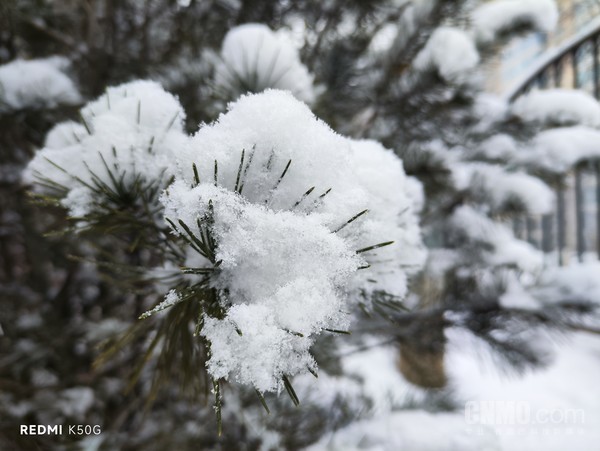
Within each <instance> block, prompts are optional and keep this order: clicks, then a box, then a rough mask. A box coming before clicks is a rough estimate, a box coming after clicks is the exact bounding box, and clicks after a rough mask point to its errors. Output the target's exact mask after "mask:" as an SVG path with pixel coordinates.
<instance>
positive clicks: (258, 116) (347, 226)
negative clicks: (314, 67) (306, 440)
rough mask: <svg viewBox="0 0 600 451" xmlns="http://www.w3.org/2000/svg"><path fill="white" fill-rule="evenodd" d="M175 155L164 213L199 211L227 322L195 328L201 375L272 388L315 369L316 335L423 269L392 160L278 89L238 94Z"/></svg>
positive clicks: (409, 186) (413, 197)
mask: <svg viewBox="0 0 600 451" xmlns="http://www.w3.org/2000/svg"><path fill="white" fill-rule="evenodd" d="M242 151H243V152H242ZM242 155H243V157H242ZM177 157H178V158H177V164H178V171H177V174H176V180H175V182H174V183H173V184H172V185H171V186H170V187H169V188H168V189H167V190H166V192H165V194H164V196H163V197H162V202H163V204H164V206H165V217H167V218H169V219H171V220H172V221H173V222H174V223H175V224H177V222H178V220H181V221H183V222H184V223H186V224H189V225H194V224H196V223H197V220H198V219H199V218H204V217H207V216H208V215H211V232H212V236H213V237H214V239H215V242H216V243H217V244H216V256H215V261H220V262H221V263H220V264H219V266H218V271H216V274H215V275H214V276H211V286H213V287H214V288H216V289H217V290H219V292H220V293H221V294H222V295H221V301H222V307H223V308H225V310H226V314H225V317H224V318H211V317H208V316H207V317H205V320H204V323H205V327H204V328H203V330H202V331H201V334H202V335H203V336H205V337H206V338H207V339H208V341H209V342H210V343H211V358H210V360H209V361H208V370H209V372H210V373H211V375H212V376H213V377H216V378H225V379H228V380H236V381H238V382H241V383H244V384H251V385H253V386H254V387H255V388H257V389H258V390H260V391H277V390H281V388H282V383H281V379H282V376H284V375H294V374H300V373H304V372H306V371H307V369H308V368H314V367H315V363H314V362H313V360H312V357H311V356H310V353H309V348H310V346H311V344H312V342H313V341H314V339H315V337H316V336H317V335H318V334H320V333H322V331H323V329H335V330H347V329H348V327H349V321H350V312H351V311H352V310H353V307H354V306H355V303H356V302H359V301H361V302H363V301H365V299H364V296H365V293H367V294H368V293H371V292H373V291H375V290H386V291H388V292H389V293H390V294H392V295H396V296H404V295H405V293H406V290H407V288H406V281H407V278H408V277H409V275H410V274H412V273H413V272H414V271H415V270H416V269H417V268H419V267H420V266H421V265H422V262H423V260H424V251H423V248H422V244H421V238H420V229H419V225H418V220H417V217H416V214H415V211H414V210H413V208H415V207H416V206H418V204H419V202H421V200H420V198H419V196H420V191H419V186H418V183H417V182H416V181H414V180H413V181H411V182H410V183H409V182H407V178H406V175H405V173H404V170H403V167H402V163H401V161H400V160H399V159H398V158H397V157H396V156H395V155H394V153H393V152H391V151H390V150H387V149H385V148H383V147H382V146H381V145H380V144H378V143H376V142H373V141H353V140H350V139H347V138H344V137H342V136H340V135H338V134H336V133H335V132H333V131H332V130H331V129H330V128H329V127H328V126H327V125H326V124H324V123H323V122H321V121H319V120H318V119H317V118H315V116H314V115H313V114H312V112H311V111H310V110H309V109H308V107H307V106H306V105H305V104H303V103H302V102H300V101H298V100H297V99H295V98H294V97H293V96H292V95H291V94H290V93H286V92H283V91H275V90H268V91H265V92H263V93H261V94H255V95H248V96H244V97H242V98H241V99H240V100H239V101H237V102H236V103H233V104H230V105H229V111H228V112H227V113H225V114H223V115H221V116H220V117H219V119H218V120H217V121H216V122H215V123H214V124H212V125H206V126H203V127H201V128H200V130H199V131H198V133H197V134H196V135H195V136H194V137H193V138H192V141H191V144H190V145H189V146H188V147H185V148H182V150H181V152H179V153H178V154H177ZM215 162H216V163H217V166H216V167H217V177H216V179H217V180H216V182H215ZM194 165H195V167H196V170H197V173H198V178H199V182H200V183H197V180H196V177H195V175H194V171H193V167H194ZM286 168H287V170H286ZM284 173H285V176H284V177H283V178H282V174H284ZM242 186H243V188H241V187H242ZM312 187H314V189H312ZM236 188H237V189H236ZM365 210H368V212H366V213H364V214H362V215H360V216H357V215H358V214H359V213H361V212H364V211H365ZM352 218H355V220H353V221H352V222H350V223H349V222H348V221H349V220H350V219H352ZM392 240H394V241H395V243H394V244H393V245H390V246H386V247H382V248H380V249H374V250H372V251H368V252H364V253H360V254H359V253H357V251H358V250H360V249H364V248H367V247H369V246H373V245H376V244H379V243H383V242H388V241H392ZM200 261H202V259H200ZM367 263H368V264H371V265H372V267H371V268H368V269H363V270H360V271H358V268H359V267H361V266H366V265H367ZM199 264H200V263H199ZM203 264H204V265H207V264H208V262H207V261H206V259H204V263H203ZM374 280H375V283H374V282H373V281H374ZM240 333H241V335H240Z"/></svg>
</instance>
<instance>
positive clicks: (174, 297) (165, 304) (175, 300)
mask: <svg viewBox="0 0 600 451" xmlns="http://www.w3.org/2000/svg"><path fill="white" fill-rule="evenodd" d="M180 302H181V297H180V296H179V295H178V294H177V292H176V291H175V290H170V291H169V292H168V293H167V294H166V296H165V298H164V300H163V301H162V302H161V303H159V304H158V305H157V306H156V307H154V308H153V309H151V310H148V311H147V312H144V313H142V315H141V316H140V319H144V318H148V317H149V316H152V315H153V314H155V313H157V312H160V311H162V310H166V309H168V308H169V307H173V306H174V305H175V304H179V303H180Z"/></svg>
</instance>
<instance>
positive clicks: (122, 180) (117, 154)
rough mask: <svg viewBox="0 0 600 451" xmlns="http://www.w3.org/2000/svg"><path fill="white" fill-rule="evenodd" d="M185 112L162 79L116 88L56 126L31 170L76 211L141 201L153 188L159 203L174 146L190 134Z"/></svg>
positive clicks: (31, 177) (43, 187) (40, 185)
mask: <svg viewBox="0 0 600 451" xmlns="http://www.w3.org/2000/svg"><path fill="white" fill-rule="evenodd" d="M184 117H185V114H184V112H183V110H182V109H181V106H180V105H179V102H178V101H177V99H176V98H175V97H173V96H172V95H171V94H169V93H167V92H165V91H164V90H163V89H162V88H161V87H160V86H159V85H158V84H156V83H153V82H149V81H136V82H131V83H127V84H123V85H120V86H118V87H114V88H108V89H107V90H106V93H105V94H103V95H102V96H100V97H99V98H98V99H97V100H95V101H93V102H90V103H88V104H87V105H86V106H85V107H84V108H83V109H82V110H81V122H82V123H81V124H78V123H74V122H66V123H62V124H58V125H57V126H56V127H55V128H54V129H53V130H52V131H51V132H50V133H49V134H48V137H47V140H46V147H45V148H43V149H42V150H40V151H39V152H38V153H37V154H36V155H35V158H34V159H33V160H32V161H31V162H30V164H29V166H28V167H27V171H26V173H25V175H24V178H25V180H26V181H28V182H30V183H33V184H34V186H35V189H36V190H38V191H39V192H41V193H44V194H48V195H53V196H56V197H58V198H59V201H60V203H61V204H62V205H63V206H64V207H66V208H68V209H69V213H70V214H71V216H73V217H84V216H86V215H89V214H91V213H94V214H96V213H98V210H102V209H109V208H111V207H119V206H124V205H127V204H129V203H133V204H136V203H137V204H138V205H140V204H141V201H142V199H138V198H136V196H140V197H142V196H146V197H147V198H145V199H143V201H144V203H145V204H147V205H148V206H149V207H150V208H152V209H155V208H156V204H157V200H158V194H159V193H160V190H161V189H162V188H164V186H165V185H166V183H167V181H168V180H169V178H170V172H169V166H170V165H171V164H172V160H173V158H174V154H175V153H176V152H177V151H178V150H179V149H180V148H181V147H182V146H184V145H185V140H186V139H187V137H186V135H184V134H183V133H182V129H183V125H182V124H183V119H184ZM151 188H152V189H151ZM150 192H151V193H153V194H151V195H150V196H149V197H148V193H150ZM155 213H156V212H155Z"/></svg>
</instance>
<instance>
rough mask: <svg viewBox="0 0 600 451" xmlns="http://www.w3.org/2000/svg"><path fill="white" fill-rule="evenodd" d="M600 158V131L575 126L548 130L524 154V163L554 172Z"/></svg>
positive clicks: (558, 172)
mask: <svg viewBox="0 0 600 451" xmlns="http://www.w3.org/2000/svg"><path fill="white" fill-rule="evenodd" d="M598 158H600V131H598V130H594V129H591V128H587V127H582V126H575V127H564V128H555V129H550V130H545V131H543V132H541V133H539V134H538V135H537V136H536V137H535V138H534V140H533V142H532V143H531V148H529V149H527V150H526V151H525V152H523V153H522V155H521V156H520V159H521V161H522V162H523V163H525V164H527V165H529V166H531V167H533V168H538V169H542V170H545V171H548V172H551V173H557V174H560V173H564V172H567V171H569V170H570V169H571V168H572V167H573V166H574V165H576V164H577V163H580V162H582V161H586V160H594V159H598Z"/></svg>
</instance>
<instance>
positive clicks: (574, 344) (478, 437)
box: [311, 331, 600, 451]
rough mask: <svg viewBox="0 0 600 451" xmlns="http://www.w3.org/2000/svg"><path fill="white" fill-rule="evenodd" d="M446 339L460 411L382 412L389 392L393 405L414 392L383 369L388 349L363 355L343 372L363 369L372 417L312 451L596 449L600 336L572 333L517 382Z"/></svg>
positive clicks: (456, 338) (464, 342) (454, 337)
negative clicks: (372, 396) (373, 402)
mask: <svg viewBox="0 0 600 451" xmlns="http://www.w3.org/2000/svg"><path fill="white" fill-rule="evenodd" d="M448 338H449V347H448V352H447V356H446V365H447V368H448V373H449V379H450V384H451V385H452V386H453V388H454V390H455V396H456V399H458V400H459V402H461V403H464V405H465V408H464V409H458V410H457V411H454V412H439V413H431V412H427V411H424V410H402V411H398V412H389V410H388V408H389V398H388V396H389V395H390V394H391V393H389V392H387V389H389V388H390V387H392V386H393V387H394V388H395V391H394V393H393V394H392V397H394V398H397V399H402V398H404V399H408V398H409V397H410V396H413V397H416V398H418V397H419V393H418V392H417V391H415V390H414V389H412V388H411V387H409V386H408V385H407V384H406V382H403V381H402V380H401V377H400V376H398V375H397V372H395V371H394V368H393V367H392V366H391V365H390V364H389V362H393V352H394V351H393V350H392V349H379V350H377V351H369V352H367V353H364V355H362V356H357V357H356V359H355V361H354V362H353V363H351V364H350V366H353V367H354V368H355V369H359V368H362V370H360V373H361V374H362V375H363V376H366V377H367V378H368V379H371V382H372V384H370V387H369V388H368V389H369V390H371V392H377V391H378V392H379V394H380V396H379V398H378V399H379V401H378V404H379V405H378V407H377V408H376V410H378V411H379V413H378V414H376V416H375V418H374V419H373V420H370V421H363V422H359V423H354V424H352V425H350V426H349V427H348V428H346V429H343V430H341V431H339V432H338V433H337V434H335V435H333V436H328V437H325V438H324V439H323V440H322V441H321V442H320V443H319V444H317V445H316V446H314V447H313V448H311V451H316V450H319V449H327V450H359V449H360V450H370V451H397V450H409V451H413V450H416V451H426V450H432V451H434V450H435V451H468V450H474V451H475V450H478V451H485V450H490V451H491V450H494V451H500V450H502V451H504V450H506V451H530V450H531V451H534V450H535V451H538V450H546V451H552V450H556V451H559V450H561V451H562V450H565V449H569V450H572V451H587V450H591V449H595V447H596V446H597V444H598V443H599V442H600V389H599V388H598V381H599V380H600V337H597V336H595V335H591V334H587V333H578V334H576V335H573V336H572V337H570V338H569V339H568V340H565V341H563V342H562V343H556V344H554V346H555V351H556V354H555V360H554V362H553V364H552V365H551V366H550V367H549V368H548V369H546V370H541V371H536V372H532V373H529V374H527V375H525V376H524V377H522V378H521V377H515V376H514V375H507V374H500V373H499V372H498V370H497V367H495V366H493V365H492V363H491V362H489V361H486V360H485V355H487V354H485V353H484V354H479V355H478V353H477V352H465V351H466V349H471V350H473V349H475V348H476V347H477V345H475V344H474V343H473V342H472V340H470V339H469V338H468V337H466V336H465V335H464V334H462V333H458V332H455V331H450V333H449V334H448ZM385 362H388V363H387V364H386V363H385ZM386 379H387V380H386ZM384 387H387V389H386V388H384ZM486 409H488V410H486ZM489 415H497V416H496V417H488V416H489ZM511 415H514V417H512V418H511Z"/></svg>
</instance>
